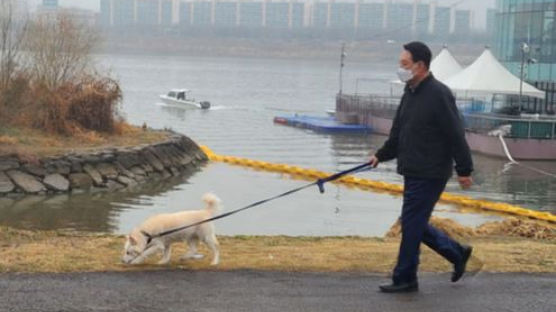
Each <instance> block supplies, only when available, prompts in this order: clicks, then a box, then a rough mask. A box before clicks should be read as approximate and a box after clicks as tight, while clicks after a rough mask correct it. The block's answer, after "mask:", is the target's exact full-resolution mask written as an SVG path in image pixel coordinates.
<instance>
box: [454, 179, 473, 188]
mask: <svg viewBox="0 0 556 312" xmlns="http://www.w3.org/2000/svg"><path fill="white" fill-rule="evenodd" d="M458 182H459V185H460V186H461V188H462V189H464V190H466V189H468V188H470V187H471V184H473V178H471V176H467V177H458Z"/></svg>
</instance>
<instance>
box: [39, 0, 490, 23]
mask: <svg viewBox="0 0 556 312" xmlns="http://www.w3.org/2000/svg"><path fill="white" fill-rule="evenodd" d="M28 1H29V2H30V4H31V7H36V6H37V5H38V4H40V3H41V2H42V0H28ZM300 1H301V0H300ZM321 1H326V0H321ZM347 1H349V0H347ZM352 1H355V0H352ZM373 1H376V0H373ZM421 1H422V2H425V3H427V2H430V1H435V0H421ZM393 2H412V0H393ZM436 2H437V3H438V4H440V5H452V4H454V3H458V2H461V3H460V4H459V5H458V6H457V7H458V8H462V9H470V10H473V11H474V12H475V13H474V15H475V24H476V27H478V28H485V19H486V13H485V12H486V9H487V8H491V7H494V5H495V0H436ZM59 3H60V5H61V6H65V7H79V8H84V9H90V10H95V11H98V10H99V7H100V0H59Z"/></svg>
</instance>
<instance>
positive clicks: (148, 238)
mask: <svg viewBox="0 0 556 312" xmlns="http://www.w3.org/2000/svg"><path fill="white" fill-rule="evenodd" d="M141 234H143V235H144V236H145V237H146V238H147V244H146V246H148V245H149V244H150V243H151V242H152V240H153V236H152V235H151V234H149V233H147V232H145V231H141Z"/></svg>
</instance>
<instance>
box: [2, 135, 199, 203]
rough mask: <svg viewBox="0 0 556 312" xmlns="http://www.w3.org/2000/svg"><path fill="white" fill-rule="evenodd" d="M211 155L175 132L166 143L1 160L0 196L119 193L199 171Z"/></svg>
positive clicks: (11, 157) (9, 157) (5, 157)
mask: <svg viewBox="0 0 556 312" xmlns="http://www.w3.org/2000/svg"><path fill="white" fill-rule="evenodd" d="M207 160H208V159H207V156H206V155H205V153H204V152H203V151H202V150H201V149H200V148H199V146H198V145H197V144H196V143H195V142H193V141H192V140H191V139H189V138H188V137H186V136H184V135H180V134H171V135H170V136H169V138H168V139H167V140H166V141H164V142H159V143H156V144H151V145H141V146H135V147H121V148H120V147H118V148H106V149H102V150H95V151H93V152H89V153H68V154H65V155H62V156H56V157H46V158H43V159H39V160H37V161H33V162H28V161H22V160H20V159H19V158H17V157H15V156H4V157H0V197H3V196H15V197H17V196H22V195H25V194H53V193H67V192H87V191H109V192H110V191H116V190H119V189H124V188H126V187H132V186H135V185H138V184H141V183H145V182H147V181H154V180H160V179H165V178H168V177H171V176H177V175H180V174H181V173H182V172H184V171H186V170H188V169H193V168H196V167H198V166H199V165H200V164H201V163H203V162H205V161H207Z"/></svg>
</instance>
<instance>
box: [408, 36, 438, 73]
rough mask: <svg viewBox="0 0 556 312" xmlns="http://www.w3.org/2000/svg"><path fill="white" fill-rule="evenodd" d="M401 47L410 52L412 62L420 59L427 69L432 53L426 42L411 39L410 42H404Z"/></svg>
mask: <svg viewBox="0 0 556 312" xmlns="http://www.w3.org/2000/svg"><path fill="white" fill-rule="evenodd" d="M403 48H404V49H405V50H407V51H408V52H409V53H411V58H412V59H413V62H414V63H417V62H419V61H421V62H423V63H424V64H425V67H427V69H429V66H430V64H431V58H432V53H431V50H430V49H429V47H427V45H426V44H424V43H422V42H420V41H412V42H410V43H406V44H404V46H403Z"/></svg>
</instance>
